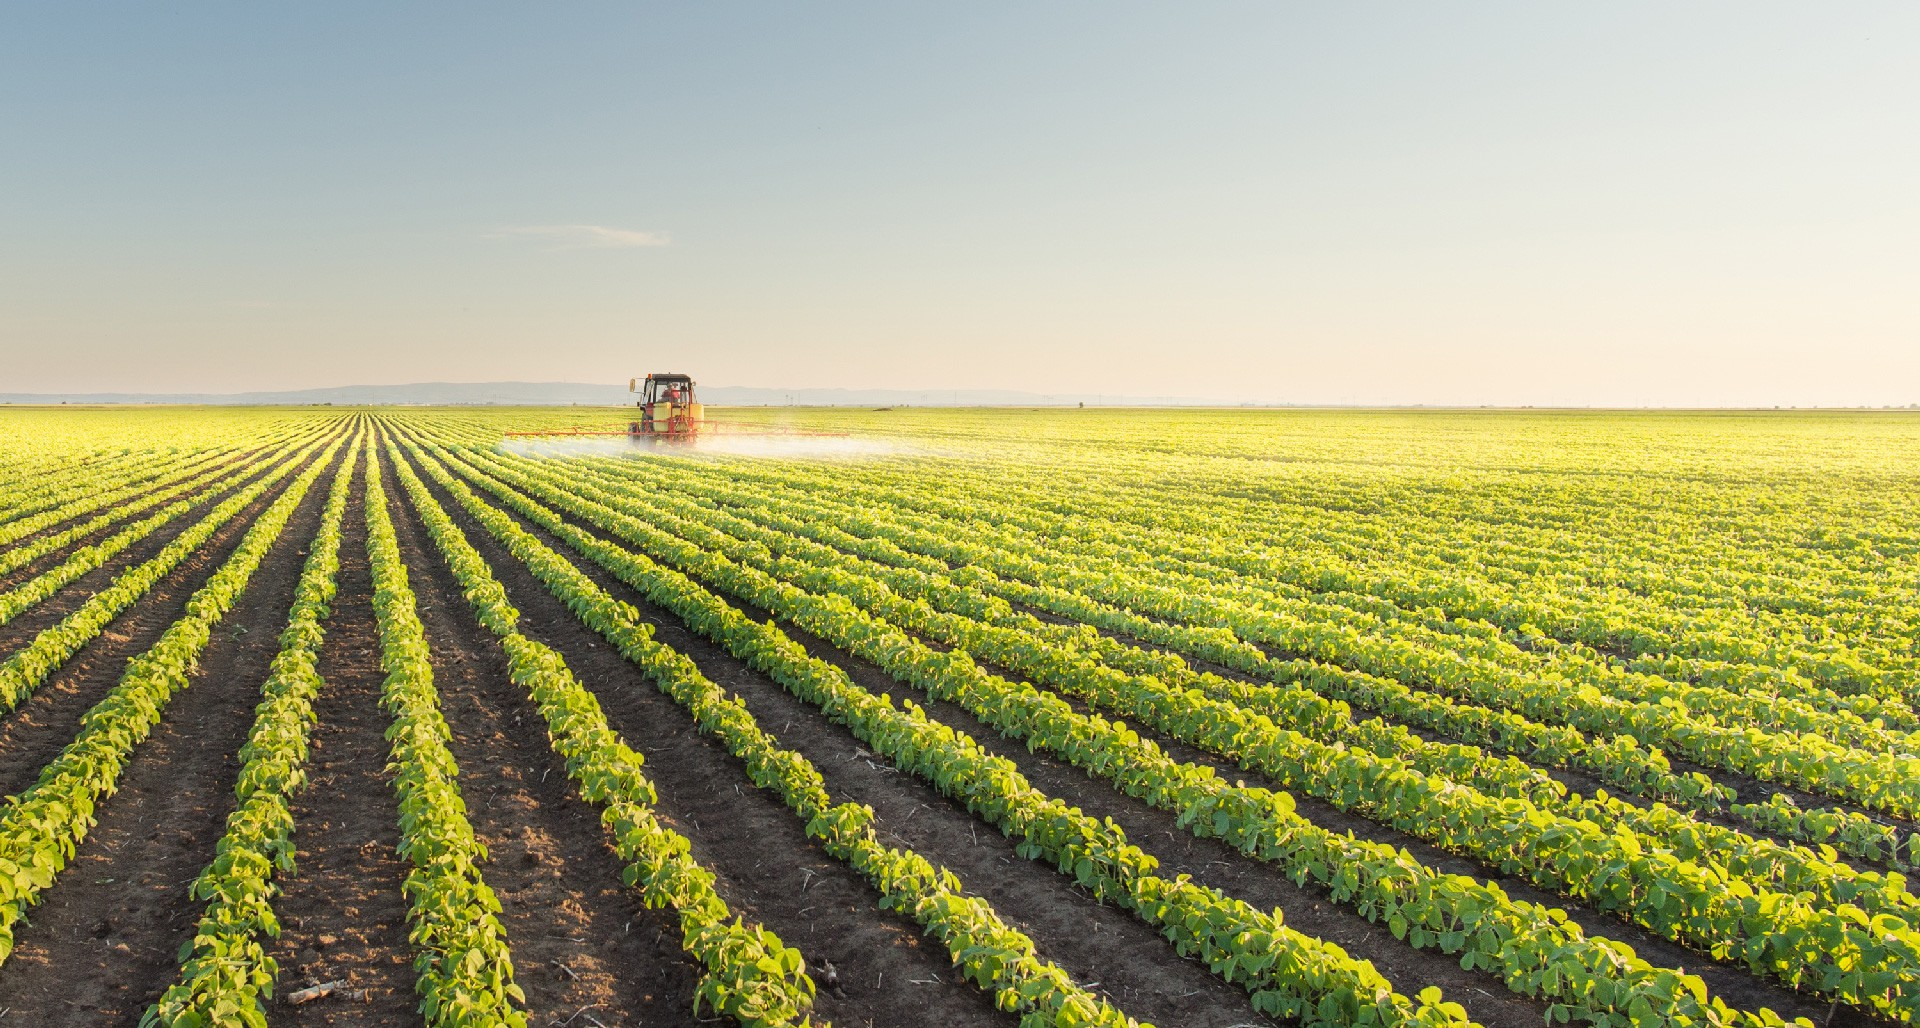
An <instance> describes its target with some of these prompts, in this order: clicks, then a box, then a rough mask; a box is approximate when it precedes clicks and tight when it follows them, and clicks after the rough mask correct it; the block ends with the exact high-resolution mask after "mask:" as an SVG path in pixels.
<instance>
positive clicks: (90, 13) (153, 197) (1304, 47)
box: [0, 2, 1920, 406]
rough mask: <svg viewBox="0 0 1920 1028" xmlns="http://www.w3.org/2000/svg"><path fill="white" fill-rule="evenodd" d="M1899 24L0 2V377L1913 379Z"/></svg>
mask: <svg viewBox="0 0 1920 1028" xmlns="http://www.w3.org/2000/svg"><path fill="white" fill-rule="evenodd" d="M1917 52H1920V5H1915V4H1912V3H1905V2H1902V3H1835V4H1787V3H1731V2H1729V3H1682V4H1674V3H1633V2H1619V3H1607V4H1537V3H1517V2H1516V3H1451V4H1411V3H1400V4H1382V3H1357V4H1280V3H1248V4H1222V3H1196V4H1138V3H1100V4H1094V3H1066V2H1060V3H1048V4H1017V5H1016V4H1008V3H988V4H931V3H907V4H872V5H856V4H845V3H822V4H779V5H775V4H693V3H680V4H669V5H654V4H594V3H572V4H564V5H558V4H549V5H534V4H519V5H501V4H484V3H482V4H471V3H469V4H459V5H454V4H445V5H432V4H407V5H396V4H357V3H330V4H306V5H294V4H241V3H200V4H191V5H185V4H170V5H161V4H133V3H124V4H113V3H100V4H65V3H52V2H23V3H16V4H8V5H5V6H4V7H3V8H0V392H29V391H46V392H66V391H74V392H78V391H103V390H121V391H143V392H145V391H171V390H179V391H241V390H256V389H296V388H305V387H317V386H335V385H348V384H362V383H375V384H378V383H404V382H417V381H503V380H521V381H577V382H616V381H618V382H624V381H625V380H626V379H627V378H628V377H630V376H633V375H636V374H644V373H646V372H648V371H664V370H672V371H686V372H689V373H692V374H694V375H695V377H696V378H698V379H699V380H700V381H702V382H703V383H712V384H715V385H743V386H767V387H783V388H812V387H831V386H847V387H855V388H902V389H982V388H1009V389H1029V390H1032V391H1034V392H1041V393H1068V392H1071V393H1096V392H1100V393H1111V394H1135V395H1197V396H1214V397H1222V398H1228V399H1236V400H1259V401H1268V402H1292V403H1363V404H1373V403H1381V404H1410V403H1433V404H1449V403H1458V404H1482V403H1493V404H1539V405H1550V404H1564V405H1586V404H1593V405H1629V406H1631V405H1684V406H1693V405H1703V406H1710V405H1763V406H1764V405H1773V404H1783V405H1785V404H1793V405H1803V406H1804V405H1816V404H1818V405H1838V404H1859V405H1881V404H1908V403H1915V402H1920V60H1916V59H1915V57H1914V55H1915V54H1916V53H1917Z"/></svg>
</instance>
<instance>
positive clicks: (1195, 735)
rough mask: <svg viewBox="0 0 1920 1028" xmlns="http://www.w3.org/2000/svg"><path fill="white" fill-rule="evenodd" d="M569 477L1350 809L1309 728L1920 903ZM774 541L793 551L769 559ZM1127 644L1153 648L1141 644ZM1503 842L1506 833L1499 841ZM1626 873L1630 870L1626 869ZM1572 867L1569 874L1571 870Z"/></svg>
mask: <svg viewBox="0 0 1920 1028" xmlns="http://www.w3.org/2000/svg"><path fill="white" fill-rule="evenodd" d="M569 481H570V482H571V484H572V487H573V489H574V491H575V492H577V493H580V494H581V495H584V496H588V497H590V498H594V499H598V500H600V501H601V502H603V503H609V504H613V505H615V506H620V507H622V508H623V509H627V510H633V509H635V507H634V505H635V504H645V505H647V506H649V507H651V508H653V509H655V510H657V511H662V513H661V514H660V515H657V516H655V517H654V518H652V520H653V521H654V522H655V523H656V524H658V525H660V526H661V527H666V528H669V529H670V530H672V531H675V532H676V533H677V534H679V535H681V536H682V537H683V538H687V539H689V540H691V541H694V542H697V543H699V544H701V545H703V546H706V547H707V548H709V549H714V550H716V551H718V552H721V553H724V554H726V555H727V556H728V557H729V558H730V559H732V560H734V561H736V562H738V563H741V564H744V565H748V566H753V567H757V568H759V569H760V570H763V571H767V572H769V573H772V574H774V575H776V576H777V577H781V578H783V579H785V580H787V581H791V582H793V583H794V584H796V585H800V586H802V587H803V588H808V589H812V590H814V591H834V592H839V593H841V594H842V595H846V596H848V598H850V599H852V600H854V601H855V603H857V604H859V605H860V606H861V607H862V608H863V609H865V610H867V611H868V612H869V613H872V614H874V615H876V616H879V617H882V618H885V619H888V620H890V621H892V622H893V623H895V624H898V625H900V626H901V627H903V628H905V629H907V630H909V631H912V632H916V633H918V634H921V635H923V636H927V637H930V638H934V639H937V640H939V641H940V642H942V643H944V644H946V645H950V646H957V647H961V648H963V649H966V650H967V651H968V652H970V653H972V654H974V655H975V656H977V657H980V658H983V659H985V660H987V661H989V662H991V663H994V664H997V665H999V666H1002V667H1005V668H1008V669H1010V670H1014V671H1018V672H1020V673H1022V674H1025V675H1028V676H1029V677H1031V678H1032V680H1033V681H1035V682H1039V683H1044V684H1047V685H1051V686H1054V687H1056V688H1061V689H1063V690H1066V691H1068V692H1072V693H1074V694H1076V695H1080V696H1082V697H1083V698H1086V699H1089V700H1091V701H1092V702H1094V703H1096V704H1097V705H1102V706H1105V707H1109V708H1112V707H1114V706H1115V705H1119V706H1120V707H1121V708H1122V709H1120V710H1119V712H1120V713H1125V714H1127V715H1128V716H1136V717H1140V718H1141V719H1142V720H1143V721H1145V722H1147V723H1150V724H1153V725H1155V727H1156V728H1159V729H1160V730H1163V731H1168V732H1170V733H1172V734H1174V735H1175V736H1177V737H1179V738H1180V739H1182V741H1185V742H1188V743H1191V744H1194V745H1198V746H1200V747H1201V748H1203V749H1209V750H1213V751H1214V752H1218V753H1220V754H1221V755H1223V756H1227V757H1230V758H1233V759H1235V760H1236V761H1238V762H1239V763H1241V764H1242V766H1244V767H1247V768H1248V769H1249V770H1256V771H1261V772H1265V773H1269V774H1276V775H1278V776H1279V777H1280V779H1281V780H1283V781H1294V780H1298V781H1300V782H1302V783H1304V787H1305V788H1307V789H1308V790H1309V791H1310V792H1313V793H1314V794H1315V795H1317V796H1319V798H1322V799H1327V800H1329V801H1331V802H1334V803H1336V804H1337V805H1339V806H1342V807H1352V806H1356V805H1359V806H1362V807H1366V808H1369V813H1370V814H1371V815H1372V816H1376V817H1382V816H1383V811H1382V808H1381V807H1380V805H1378V804H1377V803H1375V802H1374V801H1372V800H1370V799H1369V798H1368V797H1369V794H1370V793H1371V792H1374V791H1379V790H1385V791H1391V790H1392V787H1391V785H1389V784H1386V783H1384V782H1383V783H1382V784H1380V785H1378V786H1377V787H1376V788H1375V789H1373V790H1369V793H1367V794H1362V795H1360V796H1358V798H1357V799H1356V798H1355V797H1354V796H1350V795H1348V794H1347V792H1346V790H1349V789H1354V788H1356V787H1357V785H1358V783H1357V782H1356V781H1355V780H1353V779H1352V778H1350V777H1349V776H1342V775H1333V776H1332V777H1330V778H1328V777H1322V775H1323V773H1325V772H1326V771H1327V768H1326V766H1325V765H1326V764H1327V763H1328V759H1329V758H1328V756H1327V754H1328V752H1329V751H1327V750H1324V749H1323V750H1321V751H1319V753H1318V755H1317V756H1316V755H1308V754H1303V753H1302V752H1301V751H1302V750H1306V751H1309V752H1311V751H1312V749H1313V748H1312V746H1311V745H1310V741H1311V742H1319V743H1323V744H1326V745H1328V746H1332V747H1335V748H1343V749H1345V750H1347V751H1349V754H1348V759H1350V760H1352V761H1354V762H1362V763H1364V761H1365V756H1364V755H1365V754H1368V753H1371V754H1373V755H1375V756H1376V757H1379V758H1381V760H1380V763H1379V764H1378V768H1379V770H1380V773H1381V774H1383V775H1384V776H1385V777H1386V779H1387V780H1388V781H1393V780H1400V779H1404V778H1405V776H1406V775H1408V774H1425V775H1433V776H1438V777H1441V778H1445V779H1448V780H1451V781H1454V782H1457V783H1460V784H1462V785H1465V786H1468V787H1469V788H1468V789H1465V790H1449V792H1448V796H1449V802H1452V803H1457V804H1461V805H1465V806H1468V807H1473V808H1485V809H1491V807H1490V805H1492V806H1498V807H1500V808H1502V809H1503V810H1504V811H1505V813H1506V814H1507V815H1509V816H1510V817H1511V818H1512V819H1513V820H1516V821H1527V820H1543V819H1544V823H1543V828H1542V831H1545V832H1549V833H1550V832H1553V831H1554V830H1555V826H1556V824H1557V821H1556V819H1562V818H1564V819H1566V820H1568V821H1571V822H1574V823H1576V824H1577V825H1591V826H1593V828H1595V829H1598V830H1599V832H1600V833H1602V834H1603V835H1608V834H1614V833H1616V832H1618V833H1620V834H1622V836H1623V838H1624V840H1625V842H1624V843H1623V845H1633V846H1636V847H1641V848H1648V849H1651V848H1655V847H1665V848H1667V849H1669V850H1672V851H1673V856H1674V857H1676V858H1678V859H1679V860H1682V861H1691V862H1694V863H1696V864H1698V865H1700V866H1701V868H1702V869H1703V870H1705V871H1708V872H1710V873H1712V874H1714V875H1716V876H1718V877H1721V878H1726V877H1727V876H1729V875H1731V876H1733V877H1737V878H1740V879H1744V880H1746V881H1747V882H1748V883H1749V884H1751V885H1753V886H1755V887H1756V888H1763V889H1766V888H1771V889H1774V890H1776V891H1785V892H1788V893H1797V892H1808V893H1811V894H1812V895H1813V896H1814V897H1815V898H1816V899H1818V900H1821V901H1823V902H1825V903H1826V904H1828V905H1829V906H1832V905H1837V904H1840V903H1853V904H1856V905H1858V906H1859V907H1861V908H1862V909H1864V910H1866V911H1867V912H1868V913H1869V914H1877V913H1892V914H1895V915H1896V916H1899V917H1901V919H1902V920H1903V921H1905V922H1907V923H1908V924H1909V925H1910V926H1911V924H1912V923H1913V922H1914V921H1915V920H1916V919H1920V918H1917V917H1916V915H1917V914H1920V902H1917V901H1916V900H1915V898H1914V897H1913V896H1912V895H1911V894H1909V893H1908V892H1907V891H1906V890H1905V887H1904V879H1902V878H1899V877H1898V876H1882V875H1879V874H1877V873H1873V872H1867V873H1865V874H1861V873H1857V872H1855V871H1854V870H1853V869H1852V868H1850V867H1847V866H1846V865H1844V864H1838V863H1835V862H1833V861H1831V860H1827V859H1824V858H1823V857H1822V856H1821V855H1819V854H1816V853H1813V852H1812V851H1810V850H1807V849H1805V848H1803V847H1790V846H1781V845H1778V844H1775V843H1773V842H1771V841H1769V840H1764V839H1756V838H1753V837H1751V836H1747V835H1744V834H1743V833H1739V832H1735V831H1733V830H1731V829H1727V828H1724V827H1722V826H1720V825H1717V824H1714V823H1711V822H1703V821H1699V820H1697V819H1694V818H1690V817H1687V816H1685V815H1684V814H1681V813H1679V812H1676V811H1672V810H1670V809H1668V808H1664V807H1655V808H1653V809H1651V810H1648V809H1643V808H1640V807H1635V806H1632V805H1629V804H1625V803H1622V802H1621V801H1619V800H1617V799H1612V798H1610V797H1605V796H1599V797H1591V798H1589V797H1584V796H1581V795H1579V794H1577V793H1570V792H1569V791H1568V790H1567V789H1566V788H1565V787H1564V786H1563V785H1561V784H1560V783H1559V782H1557V781H1555V780H1554V779H1552V778H1551V777H1549V776H1547V775H1545V774H1543V773H1541V772H1539V771H1537V770H1535V769H1533V768H1530V767H1528V766H1526V765H1525V764H1522V763H1520V762H1518V761H1514V760H1511V759H1508V760H1504V761H1503V760H1494V759H1488V758H1487V757H1486V755H1485V754H1483V753H1481V752H1480V751H1479V750H1477V749H1474V748H1472V747H1463V746H1457V745H1439V744H1433V743H1428V742H1426V741H1425V740H1423V739H1421V738H1420V737H1418V736H1416V735H1414V734H1412V733H1411V732H1408V731H1407V730H1406V729H1404V728H1400V727H1398V726H1395V725H1390V724H1387V723H1385V722H1382V721H1379V720H1378V719H1368V720H1356V719H1354V718H1353V717H1352V716H1351V712H1350V711H1349V710H1347V709H1346V708H1345V705H1344V704H1339V705H1335V704H1332V703H1329V702H1327V701H1326V700H1325V699H1323V698H1321V697H1320V696H1318V695H1317V694H1315V693H1313V692H1311V691H1310V690H1307V689H1304V688H1297V687H1296V688H1293V689H1288V690H1280V689H1274V688H1271V687H1267V688H1257V687H1253V686H1249V685H1246V684H1244V683H1238V682H1232V681H1228V680H1225V679H1221V678H1219V677H1218V676H1211V675H1208V676H1203V675H1195V674H1193V673H1191V672H1190V671H1186V670H1185V669H1184V666H1183V665H1176V664H1172V663H1170V662H1156V664H1157V666H1155V667H1154V668H1153V670H1152V671H1151V672H1147V673H1144V674H1133V673H1130V672H1127V671H1124V670H1120V669H1116V668H1113V667H1106V666H1103V665H1104V664H1106V660H1104V659H1103V658H1102V657H1101V656H1099V655H1096V654H1094V653H1090V652H1088V651H1089V650H1092V649H1094V648H1095V647H1096V646H1098V644H1099V643H1101V642H1104V640H1101V639H1100V638H1099V637H1098V636H1097V635H1096V634H1092V633H1082V632H1076V631H1074V630H1071V629H1068V628H1065V627H1062V626H1056V625H1048V624H1045V623H1042V622H1040V621H1038V620H1037V619H1034V618H1032V617H1031V616H1029V615H1024V614H1015V613H1013V612H1012V611H1011V609H1010V608H1008V606H1007V605H1006V604H1005V602H1004V601H1000V602H998V603H996V602H995V601H993V600H992V599H990V598H989V597H986V596H984V595H983V594H981V593H979V592H977V591H974V590H971V589H967V588H963V587H960V586H957V585H955V584H954V583H953V582H952V581H951V580H949V579H947V578H946V576H944V575H939V574H927V573H924V572H919V571H901V570H896V569H893V568H891V567H888V566H885V565H881V564H878V563H875V562H871V561H865V560H862V559H859V558H856V557H852V556H849V555H846V554H843V553H841V552H840V551H838V550H834V549H832V548H830V547H826V546H823V545H819V544H815V543H811V542H808V541H805V540H802V539H800V538H798V537H796V536H793V535H789V534H785V533H780V532H774V531H769V530H766V529H763V528H761V527H759V526H758V525H755V524H753V523H751V522H748V521H745V520H744V519H741V518H738V517H736V516H733V515H731V514H728V513H725V512H721V511H714V510H712V509H711V508H705V507H701V506H699V505H697V504H689V503H685V502H681V501H678V500H676V499H675V498H673V497H671V496H670V495H667V494H664V493H662V492H660V491H652V492H647V491H644V490H620V489H618V488H617V487H616V488H612V489H609V488H604V487H600V486H598V485H597V484H590V483H589V481H588V480H587V479H586V478H585V477H583V476H581V475H579V474H578V473H574V474H571V475H569ZM776 555H779V556H780V557H782V558H784V559H779V560H776V559H775V556H776ZM916 601H921V602H916ZM1113 648H1118V649H1120V650H1121V651H1122V653H1123V654H1124V650H1125V648H1124V647H1117V646H1115V645H1113V644H1110V647H1109V650H1108V653H1109V655H1112V649H1113ZM1133 656H1135V657H1137V658H1140V659H1145V658H1146V657H1147V655H1146V654H1143V653H1139V652H1138V651H1135V652H1134V654H1133ZM1120 697H1125V699H1124V700H1122V699H1119V698H1120ZM1269 719H1271V720H1269ZM1276 723H1277V725H1276ZM1281 728H1286V729H1292V730H1294V731H1297V732H1299V733H1302V734H1303V736H1304V738H1303V739H1301V740H1300V741H1299V745H1298V746H1290V745H1289V740H1290V739H1291V738H1292V736H1291V733H1283V732H1281V731H1280V729H1281ZM1221 740H1226V741H1225V742H1222V741H1221ZM1309 769H1311V770H1309ZM1476 791H1477V793H1478V794H1479V795H1476ZM1503 801H1511V802H1503ZM1516 804H1517V805H1516ZM1463 816H1465V815H1463ZM1383 819H1390V820H1392V821H1393V823H1394V824H1395V825H1396V826H1397V827H1401V828H1403V830H1415V831H1416V833H1417V834H1424V833H1419V832H1418V831H1417V830H1416V829H1412V828H1410V827H1409V825H1408V824H1407V823H1406V821H1407V816H1406V815H1405V814H1403V815H1402V816H1401V817H1399V818H1383ZM1468 819H1469V820H1471V819H1473V818H1472V817H1470V816H1469V817H1468ZM1560 827H1566V826H1564V825H1560ZM1582 830H1586V829H1584V828H1583V829H1582ZM1510 848H1511V847H1502V852H1503V853H1505V852H1507V851H1508V850H1509V849H1510ZM1483 856H1484V854H1483ZM1527 856H1537V855H1534V854H1527ZM1508 862H1512V863H1535V864H1536V866H1539V865H1538V864H1537V862H1535V861H1530V860H1519V861H1515V860H1514V859H1513V858H1511V857H1509V858H1508ZM1631 874H1632V871H1631V870H1630V871H1629V877H1631ZM1578 878H1579V876H1578V875H1576V876H1575V879H1574V881H1575V883H1577V880H1578ZM1550 884H1553V885H1555V886H1557V887H1559V888H1561V889H1562V890H1565V889H1566V888H1568V887H1569V882H1568V881H1567V880H1565V879H1559V880H1555V881H1553V882H1551V883H1550ZM1603 909H1604V905H1603ZM1654 927H1656V928H1660V927H1662V926H1654ZM1663 933H1665V934H1670V932H1665V931H1663Z"/></svg>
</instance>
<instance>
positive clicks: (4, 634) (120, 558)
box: [0, 465, 293, 658]
mask: <svg viewBox="0 0 1920 1028" xmlns="http://www.w3.org/2000/svg"><path fill="white" fill-rule="evenodd" d="M269 470H270V469H269V467H268V466H266V465H262V466H260V467H258V468H252V469H249V473H248V474H246V475H245V476H244V479H243V480H242V481H240V482H235V483H230V484H229V486H228V488H226V489H222V490H220V494H219V497H218V498H217V499H216V500H215V502H213V503H207V504H203V505H202V506H199V507H196V508H194V509H192V510H189V511H186V512H185V513H183V514H181V515H180V516H179V517H176V518H174V519H173V520H172V521H169V522H167V523H166V524H164V525H161V526H160V527H159V528H156V529H154V530H153V531H152V532H150V533H148V534H147V536H146V537H145V538H143V539H140V540H139V541H137V542H135V543H134V544H133V545H131V546H128V547H127V548H126V549H124V550H121V551H120V552H119V553H117V554H114V556H113V557H112V559H110V560H108V561H107V562H106V563H104V564H102V565H101V566H99V567H97V568H94V569H93V570H92V571H89V572H87V573H86V574H84V575H81V576H80V577H79V578H76V579H74V580H73V581H71V582H68V583H67V584H66V585H65V586H62V587H61V588H60V589H59V590H58V591H57V592H55V593H54V594H53V595H52V596H49V597H47V598H46V599H44V600H41V601H40V602H39V603H36V604H34V605H33V606H31V607H28V608H27V609H26V610H23V611H21V612H20V613H19V615H18V616H16V617H15V618H14V619H13V620H12V621H10V622H8V623H7V624H6V625H5V626H4V627H0V658H3V657H4V655H5V654H9V653H12V652H13V651H15V650H17V649H19V648H20V647H23V646H26V645H27V644H28V643H31V642H32V641H33V637H34V636H36V635H38V634H39V633H40V632H41V631H43V630H45V629H47V628H50V627H52V626H54V625H57V624H59V623H60V619H62V618H64V617H66V616H67V615H68V614H71V613H73V612H74V611H75V610H78V609H79V608H80V607H81V606H82V605H83V604H85V603H86V602H87V600H89V599H91V598H92V597H93V595H94V594H95V593H98V592H100V591H101V590H103V589H105V588H107V586H108V585H110V584H112V582H113V580H114V579H115V578H117V577H119V576H120V574H121V573H122V572H124V571H126V570H127V569H128V568H132V567H137V566H139V565H140V564H143V563H145V562H146V561H148V560H150V559H151V558H152V557H153V556H154V554H157V553H159V552H160V551H161V550H163V549H165V548H166V547H167V544H168V543H171V542H173V540H174V539H175V538H177V537H178V536H179V535H180V534H181V533H182V532H185V531H186V530H187V529H189V528H191V527H193V526H194V525H195V524H197V523H198V522H199V521H200V519H201V518H204V517H206V515H207V512H208V511H209V510H212V509H213V508H214V507H215V506H217V505H218V501H219V499H224V498H225V497H226V496H227V495H230V493H231V491H232V490H234V489H238V488H242V487H244V486H245V484H246V483H248V482H252V481H254V480H255V479H257V478H259V477H260V476H261V475H264V474H266V473H267V472H268V471H269ZM287 477H288V478H292V477H293V476H292V475H289V476H287ZM282 488H285V486H284V485H275V487H274V488H273V489H270V490H268V492H270V493H274V494H276V495H277V494H278V492H279V490H280V489H282ZM204 494H205V493H204V490H203V491H202V493H201V495H204ZM268 502H271V501H268ZM254 509H256V508H252V507H250V508H249V511H251V510H254ZM148 513H151V512H148ZM136 520H137V519H136ZM125 527H126V526H125V525H115V526H113V531H118V530H119V529H122V528H125ZM109 534H110V533H109ZM216 538H219V536H218V535H216ZM65 559H66V555H64V554H63V555H61V556H60V561H64V560H65ZM57 563H59V561H51V562H50V563H49V566H52V565H53V564H57ZM45 570H47V569H46V568H42V569H41V571H45ZM27 577H29V578H30V577H32V576H31V575H29V576H27ZM22 581H24V579H22ZM13 584H19V583H18V582H16V583H13ZM145 602H146V600H145V599H142V600H141V601H140V603H145ZM135 606H136V607H138V606H139V604H138V603H136V604H135Z"/></svg>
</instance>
